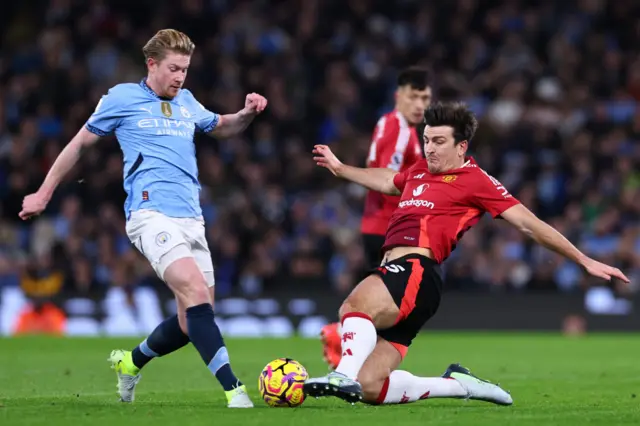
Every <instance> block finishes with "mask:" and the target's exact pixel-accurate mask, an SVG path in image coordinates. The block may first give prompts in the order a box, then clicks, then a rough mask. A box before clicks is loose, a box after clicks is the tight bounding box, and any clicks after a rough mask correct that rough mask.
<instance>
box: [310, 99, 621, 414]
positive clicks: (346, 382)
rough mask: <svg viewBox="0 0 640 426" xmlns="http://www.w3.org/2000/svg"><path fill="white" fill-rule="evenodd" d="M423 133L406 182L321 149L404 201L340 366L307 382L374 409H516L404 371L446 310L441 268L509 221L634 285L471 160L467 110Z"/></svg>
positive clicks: (482, 384) (355, 299) (433, 118)
mask: <svg viewBox="0 0 640 426" xmlns="http://www.w3.org/2000/svg"><path fill="white" fill-rule="evenodd" d="M424 123H425V124H426V127H425V130H424V150H425V155H426V159H424V160H421V161H419V162H417V163H416V164H414V165H413V166H412V167H411V168H409V169H408V170H406V171H404V172H400V173H399V172H395V171H393V170H389V169H384V168H378V169H370V168H369V169H362V168H357V167H351V166H347V165H345V164H343V163H341V162H340V161H339V160H338V159H337V158H336V156H335V155H333V153H332V152H331V150H330V149H329V148H328V147H327V146H325V145H318V146H316V147H315V149H314V154H315V157H314V160H315V161H316V162H317V164H318V165H319V166H322V167H325V168H327V169H329V170H330V171H331V172H332V173H333V174H334V175H336V176H338V177H341V178H343V179H346V180H349V181H352V182H355V183H358V184H360V185H363V186H366V187H367V188H369V189H371V190H374V191H380V192H383V193H386V194H401V201H400V203H399V204H398V208H397V209H396V211H395V212H394V213H393V215H392V217H391V221H390V222H389V226H388V228H387V234H386V239H385V243H384V246H383V248H382V250H383V252H384V255H383V263H382V266H380V267H378V268H376V269H375V270H373V271H372V272H371V274H370V275H369V276H368V277H366V278H365V279H364V280H363V281H361V282H360V283H359V284H358V286H357V287H356V288H355V289H354V290H353V292H352V293H351V294H350V295H349V296H348V297H347V299H346V300H345V301H344V302H343V304H342V306H341V308H340V317H341V320H342V330H341V333H342V359H341V360H340V364H339V365H338V367H337V368H336V370H335V371H333V372H331V373H329V374H328V375H327V376H324V377H320V378H312V379H309V380H307V381H306V383H305V385H304V390H305V392H306V394H307V395H309V396H316V397H318V396H327V395H331V396H336V397H339V398H341V399H344V400H346V401H349V402H356V401H359V400H363V401H365V402H368V403H372V404H376V403H377V404H398V403H406V402H413V401H417V400H420V399H426V398H438V397H440V398H465V399H477V400H482V401H487V402H493V403H495V404H501V405H511V404H512V403H513V401H512V399H511V395H509V393H508V392H506V391H504V390H503V389H502V388H500V387H499V386H497V385H494V384H492V383H490V382H488V381H485V380H482V379H479V378H478V377H476V376H474V375H472V374H471V373H470V371H469V370H468V369H466V368H464V367H462V366H460V365H459V364H452V365H450V366H449V368H448V369H447V370H446V372H445V373H444V374H443V375H442V376H441V377H417V376H415V375H413V374H411V373H409V372H407V371H402V370H398V369H397V368H398V366H399V365H400V363H401V361H402V359H403V358H404V356H405V355H406V353H407V350H408V347H409V345H411V341H412V340H413V339H414V338H415V337H416V335H417V334H418V332H419V331H420V329H421V328H422V326H423V325H424V324H425V323H426V322H427V321H428V320H429V319H430V318H431V317H432V316H433V315H434V314H435V313H436V311H437V309H438V306H439V304H440V297H441V293H442V287H443V280H442V275H441V271H440V264H441V263H442V262H443V261H444V260H445V259H446V258H447V257H448V256H449V255H450V254H451V252H452V251H453V250H454V248H455V245H456V244H457V242H458V241H459V240H460V238H461V237H462V235H463V234H464V233H465V232H466V231H467V230H469V229H470V228H471V227H472V226H474V225H475V224H476V223H477V222H478V221H479V220H480V218H481V217H482V215H483V214H484V213H489V214H491V216H493V217H494V218H497V217H501V218H502V219H504V220H505V221H507V222H508V223H510V224H511V225H513V226H515V227H516V228H517V229H518V230H520V231H521V232H523V233H524V234H526V235H528V236H529V237H531V238H532V239H533V240H534V241H536V242H537V243H539V244H541V245H543V246H545V247H547V248H549V249H551V250H553V251H555V252H557V253H559V254H561V255H563V256H565V257H567V258H568V259H570V260H572V261H574V262H576V263H577V264H579V265H580V266H582V268H583V269H584V270H585V271H586V272H587V273H589V274H591V275H593V276H596V277H600V278H603V279H605V280H611V279H613V278H616V279H620V280H623V281H624V282H627V283H628V282H629V280H628V278H627V277H626V276H625V275H624V274H623V273H622V272H620V270H619V269H617V268H614V267H611V266H608V265H605V264H603V263H600V262H597V261H595V260H593V259H590V258H589V257H587V256H585V255H584V254H583V253H581V252H580V251H579V250H578V249H577V248H576V247H575V246H574V245H573V244H571V242H569V241H568V240H567V239H566V238H564V237H563V236H562V235H561V234H560V233H559V232H557V231H556V230H555V229H553V228H552V227H551V226H549V225H547V224H546V223H545V222H543V221H541V220H540V219H538V218H537V217H536V216H535V215H534V214H533V213H532V212H531V211H529V210H528V209H527V208H526V207H525V206H523V205H522V204H520V202H518V200H516V199H515V198H514V197H513V196H512V195H511V194H509V192H508V191H507V190H506V189H505V188H504V187H503V186H502V185H501V184H500V182H498V181H497V180H496V179H494V178H493V177H491V176H489V175H488V174H487V173H485V172H484V171H483V170H482V169H481V168H480V167H479V166H478V164H476V162H475V161H474V159H473V158H470V157H467V155H466V153H467V148H468V146H469V141H470V140H471V139H472V137H473V135H474V133H475V131H476V128H477V126H478V123H477V121H476V118H475V117H474V115H473V113H472V112H470V111H469V110H468V109H467V108H466V107H465V106H464V105H462V104H458V103H447V104H440V103H438V104H436V105H433V106H431V107H430V108H429V109H427V110H426V111H425V113H424Z"/></svg>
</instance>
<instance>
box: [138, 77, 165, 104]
mask: <svg viewBox="0 0 640 426" xmlns="http://www.w3.org/2000/svg"><path fill="white" fill-rule="evenodd" d="M144 83H145V84H146V85H147V87H148V88H149V89H151V91H153V93H155V94H156V96H157V97H159V98H160V99H165V100H171V98H169V97H167V96H164V95H162V94H161V93H162V92H161V90H160V85H159V84H158V83H156V82H155V80H153V79H152V78H151V77H149V76H147V78H145V80H144Z"/></svg>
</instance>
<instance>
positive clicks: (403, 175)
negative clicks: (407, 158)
mask: <svg viewBox="0 0 640 426" xmlns="http://www.w3.org/2000/svg"><path fill="white" fill-rule="evenodd" d="M408 172H409V170H405V171H404V172H400V173H396V175H395V176H394V177H393V185H394V186H395V187H396V188H398V191H400V192H402V191H404V187H405V185H406V184H407V173H408Z"/></svg>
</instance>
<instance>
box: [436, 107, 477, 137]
mask: <svg viewBox="0 0 640 426" xmlns="http://www.w3.org/2000/svg"><path fill="white" fill-rule="evenodd" d="M424 124H425V125H427V126H432V127H436V126H451V128H453V137H454V139H455V143H456V144H458V143H460V142H462V141H467V142H471V139H472V138H473V135H475V133H476V130H477V129H478V120H477V119H476V116H475V115H474V114H473V112H472V111H471V110H469V108H468V107H467V106H466V105H465V104H463V103H460V102H445V103H441V102H437V103H435V104H432V105H431V106H429V108H427V109H426V111H425V112H424Z"/></svg>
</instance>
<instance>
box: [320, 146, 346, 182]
mask: <svg viewBox="0 0 640 426" xmlns="http://www.w3.org/2000/svg"><path fill="white" fill-rule="evenodd" d="M313 153H314V154H315V156H314V157H313V161H315V162H316V164H317V165H318V166H320V167H324V168H325V169H329V171H330V172H331V173H333V174H334V175H335V176H338V171H339V170H340V167H341V166H342V162H341V161H340V160H338V157H336V156H335V154H334V153H333V152H331V148H329V147H328V146H326V145H316V146H315V147H314V148H313Z"/></svg>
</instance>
